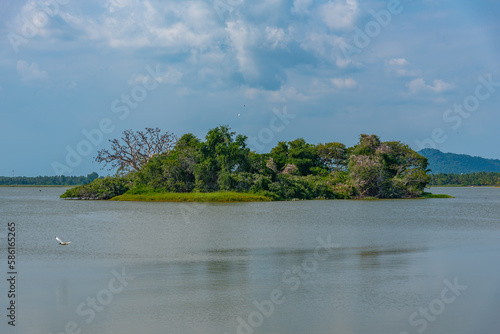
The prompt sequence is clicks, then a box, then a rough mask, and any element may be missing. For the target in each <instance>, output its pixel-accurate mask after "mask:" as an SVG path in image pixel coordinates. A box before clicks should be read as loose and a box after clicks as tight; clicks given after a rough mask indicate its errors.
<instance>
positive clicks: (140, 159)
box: [95, 128, 177, 171]
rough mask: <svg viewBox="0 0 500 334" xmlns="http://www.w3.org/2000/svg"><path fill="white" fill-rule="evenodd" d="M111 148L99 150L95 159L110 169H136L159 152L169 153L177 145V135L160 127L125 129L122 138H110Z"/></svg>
mask: <svg viewBox="0 0 500 334" xmlns="http://www.w3.org/2000/svg"><path fill="white" fill-rule="evenodd" d="M109 142H110V143H111V149H110V150H107V149H102V150H100V151H99V152H97V156H96V157H95V161H97V162H98V163H104V166H103V168H104V167H106V166H109V170H113V169H115V168H118V169H119V170H127V169H128V170H130V169H131V170H135V171H138V170H140V169H141V167H142V166H143V165H145V164H147V163H148V161H149V159H151V158H152V157H154V156H155V155H159V154H168V153H169V152H170V150H171V149H172V148H173V147H174V146H175V143H176V142H177V137H176V136H175V135H174V134H172V133H169V132H168V131H167V132H165V133H163V134H162V133H161V130H160V129H159V128H155V129H153V128H146V131H136V132H133V131H132V130H130V129H129V130H125V131H123V136H122V138H120V139H112V140H109Z"/></svg>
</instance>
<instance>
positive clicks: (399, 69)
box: [385, 58, 421, 77]
mask: <svg viewBox="0 0 500 334" xmlns="http://www.w3.org/2000/svg"><path fill="white" fill-rule="evenodd" d="M385 63H386V68H387V70H388V72H389V73H392V74H394V75H396V76H397V77H418V76H420V75H421V71H420V70H418V69H412V68H408V67H410V66H411V65H410V62H409V61H408V60H406V59H405V58H393V59H390V60H387V61H386V62H385Z"/></svg>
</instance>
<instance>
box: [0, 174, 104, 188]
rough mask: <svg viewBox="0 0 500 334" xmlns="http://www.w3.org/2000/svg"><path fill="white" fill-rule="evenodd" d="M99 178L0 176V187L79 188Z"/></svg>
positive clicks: (96, 176)
mask: <svg viewBox="0 0 500 334" xmlns="http://www.w3.org/2000/svg"><path fill="white" fill-rule="evenodd" d="M98 177H99V174H97V173H95V172H94V173H92V174H89V175H87V176H64V175H58V176H35V177H27V176H16V177H7V176H0V185H3V186H77V185H82V184H88V183H90V182H92V181H94V180H95V179H97V178H98Z"/></svg>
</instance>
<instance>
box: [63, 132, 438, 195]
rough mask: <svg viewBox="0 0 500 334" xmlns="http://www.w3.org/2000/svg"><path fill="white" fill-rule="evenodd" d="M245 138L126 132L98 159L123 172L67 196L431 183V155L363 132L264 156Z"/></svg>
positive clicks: (317, 190) (285, 191)
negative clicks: (350, 141)
mask: <svg viewBox="0 0 500 334" xmlns="http://www.w3.org/2000/svg"><path fill="white" fill-rule="evenodd" d="M162 138H163V140H164V141H163V142H162ZM246 140H247V137H246V136H243V135H236V133H234V132H232V131H231V130H230V129H229V127H228V126H218V127H216V128H214V129H211V130H210V131H208V133H207V135H206V137H205V140H204V141H203V140H200V139H199V138H197V137H196V136H194V135H193V134H190V133H188V134H185V135H183V136H182V137H180V138H179V139H178V140H177V138H175V137H174V136H172V135H170V134H168V132H167V133H166V134H164V135H161V133H160V131H159V129H147V131H146V132H141V131H138V132H136V133H134V132H132V131H131V130H127V131H126V132H124V136H123V137H122V140H121V141H119V140H114V141H111V142H112V144H113V146H112V149H111V150H110V151H108V150H102V151H100V152H99V155H98V157H97V159H96V160H97V161H98V162H104V163H105V164H111V165H112V167H113V168H116V167H118V173H117V176H115V177H108V178H104V179H97V180H95V181H94V182H92V183H90V184H88V185H84V186H79V187H75V188H72V189H69V190H68V191H67V192H66V193H65V194H63V195H62V196H61V197H63V198H80V199H109V198H113V197H115V196H118V195H121V194H124V193H126V192H127V194H133V195H137V196H139V195H145V194H155V193H163V194H165V193H213V192H230V191H232V192H238V193H247V194H258V195H261V196H265V197H267V198H269V199H272V200H287V199H335V198H366V197H375V198H414V197H419V196H422V194H423V191H424V188H425V186H426V185H427V184H428V182H429V176H428V175H427V174H426V171H427V159H426V158H425V157H423V156H421V155H420V154H418V153H417V152H415V151H413V150H412V149H411V148H410V147H409V146H408V145H405V144H403V143H401V142H398V141H389V142H382V141H380V138H379V137H378V136H376V135H365V134H362V135H360V138H359V142H358V144H357V145H355V146H354V147H346V146H345V145H344V144H342V143H338V142H330V143H325V144H322V143H320V144H318V145H313V144H309V143H307V142H306V141H305V140H304V139H302V138H299V139H296V140H293V141H289V142H279V143H278V144H277V145H276V147H274V148H272V149H271V151H270V152H269V153H265V154H259V153H256V152H254V151H251V150H250V149H249V148H248V146H247V142H246Z"/></svg>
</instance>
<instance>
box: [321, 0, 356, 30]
mask: <svg viewBox="0 0 500 334" xmlns="http://www.w3.org/2000/svg"><path fill="white" fill-rule="evenodd" d="M357 14H358V2H357V1H356V0H334V1H333V2H332V1H330V2H328V3H326V4H324V5H322V6H320V7H319V15H320V16H321V19H322V20H323V22H324V23H325V24H326V25H327V26H328V27H329V28H330V29H349V28H352V27H353V25H354V22H355V20H356V17H357Z"/></svg>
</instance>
